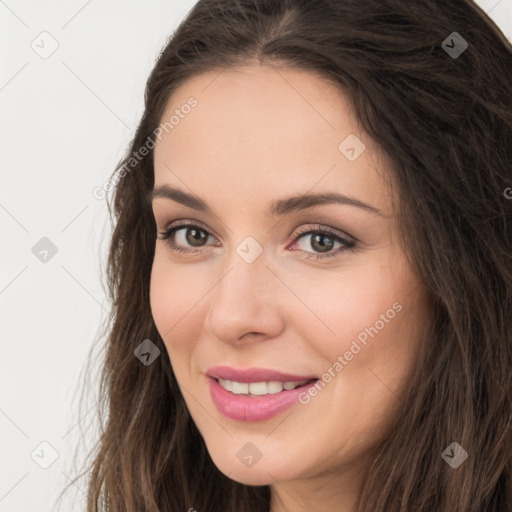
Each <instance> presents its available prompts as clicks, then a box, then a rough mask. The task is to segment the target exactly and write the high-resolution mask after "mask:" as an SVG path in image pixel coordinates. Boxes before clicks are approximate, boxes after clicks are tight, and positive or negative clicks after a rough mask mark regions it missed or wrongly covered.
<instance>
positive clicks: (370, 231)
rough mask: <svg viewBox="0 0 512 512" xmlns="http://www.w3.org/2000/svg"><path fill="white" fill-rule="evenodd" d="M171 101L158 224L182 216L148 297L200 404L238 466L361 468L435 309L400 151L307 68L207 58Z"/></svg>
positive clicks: (159, 167)
mask: <svg viewBox="0 0 512 512" xmlns="http://www.w3.org/2000/svg"><path fill="white" fill-rule="evenodd" d="M191 97H193V98H194V100H190V98H191ZM186 105H194V106H193V107H190V108H189V107H187V106H186ZM173 115H174V118H173V120H172V121H171V123H172V128H169V126H170V125H169V124H168V125H167V132H168V133H166V131H165V130H163V132H162V133H163V136H162V137H161V140H159V141H158V142H157V145H156V148H155V154H154V163H155V189H159V190H160V193H158V194H155V196H154V199H153V203H152V204H153V211H154V215H155V220H156V224H157V228H158V231H159V232H164V231H165V230H166V229H167V228H168V227H171V228H172V227H176V226H178V228H177V230H176V231H175V233H174V234H173V235H171V236H170V237H169V238H167V239H160V235H159V236H158V238H159V239H157V242H156V249H155V258H154V264H153V269H152V275H151V296H150V300H151V308H152V312H153V317H154V320H155V323H156V326H157V328H158V331H159V333H160V334H161V336H162V338H163V340H164V342H165V345H166V348H167V350H168V353H169V356H170V360H171V363H172V367H173V369H174V373H175V375H176V378H177V380H178V383H179V385H180V388H181V390H182V394H183V397H184V399H185V402H186V404H187V406H188V409H189V411H190V414H191V416H192V418H193V420H194V422H195V424H196V425H197V427H198V429H199V431H200V432H201V434H202V436H203V438H204V441H205V443H206V445H207V447H208V450H209V453H210V455H211V457H212V459H213V461H214V463H215V464H216V466H217V467H218V468H219V470H220V471H222V472H223V473H224V474H225V475H227V476H229V477H230V478H232V479H233V480H236V481H239V482H242V483H245V484H251V485H263V484H269V483H271V482H276V481H277V482H292V481H299V480H301V481H304V479H315V478H317V477H320V475H324V476H327V475H330V476H333V475H340V474H343V473H347V471H348V470H351V469H354V468H355V467H356V464H357V462H358V461H360V460H361V457H362V455H364V454H365V452H366V451H367V450H368V449H369V448H370V447H372V446H373V445H374V443H376V442H377V441H378V440H379V438H380V437H381V436H382V435H383V434H384V432H385V430H386V428H387V427H389V425H390V423H389V422H390V421H391V419H392V417H393V415H394V414H396V412H397V410H398V408H400V407H401V406H402V403H401V398H400V394H401V392H402V391H403V389H404V386H405V385H407V381H408V379H409V377H410V374H409V371H410V368H411V365H412V363H413V359H414V357H415V355H416V354H417V350H418V348H419V346H420V333H422V326H423V321H424V320H423V319H424V318H425V317H424V313H425V303H426V302H425V295H424V289H423V288H422V286H420V281H419V278H418V276H417V275H415V274H414V273H413V271H412V270H411V268H410V267H409V265H408V264H407V261H406V258H405V254H404V253H403V251H402V250H401V248H400V246H399V244H398V240H397V234H396V228H397V226H396V224H395V220H394V219H393V213H394V212H393V211H391V208H390V203H389V200H388V199H389V197H388V195H387V194H388V193H389V189H388V188H387V187H386V186H385V185H384V183H383V181H382V179H383V177H384V176H385V175H386V176H388V179H391V178H390V175H387V174H386V173H388V172H389V161H387V160H386V159H385V157H384V156H383V155H382V154H380V153H379V152H378V151H377V148H376V147H374V145H373V144H372V141H371V140H370V139H369V138H368V136H367V135H366V134H365V133H363V132H362V130H361V129H360V128H359V127H358V126H357V123H356V121H355V118H354V116H353V114H352V111H351V110H350V105H349V104H348V103H347V100H346V98H345V96H344V95H343V94H342V93H341V92H339V91H338V90H337V89H335V88H334V87H330V86H329V85H328V84H327V83H326V82H324V81H322V80H321V79H320V78H318V77H317V76H316V75H313V74H310V73H308V72H303V71H297V70H291V69H283V68H278V69H272V68H271V67H267V66H261V67H260V66H258V65H254V66H247V67H244V68H239V69H237V70H232V69H227V70H224V71H223V72H221V73H220V74H219V72H214V73H213V72H212V73H208V74H203V75H201V76H198V77H196V78H194V79H191V80H189V81H187V82H186V83H184V84H183V85H182V86H181V87H180V88H179V89H178V90H177V91H176V92H175V93H174V94H173V96H172V97H171V99H170V101H169V103H168V105H167V109H166V111H165V114H164V115H163V118H162V123H164V122H165V121H168V120H169V119H170V118H171V116H173ZM362 144H364V146H363V145H362ZM161 187H168V188H169V189H168V190H167V192H168V193H167V194H166V193H165V189H163V188H161ZM171 189H172V190H174V192H172V193H171ZM177 191H179V192H177ZM309 196H311V198H309ZM336 197H337V198H338V199H337V200H335V198H336ZM177 221H179V222H177ZM189 225H193V226H192V227H190V226H189ZM187 226H188V227H187ZM311 231H313V233H311ZM315 231H316V232H315ZM171 244H175V246H176V247H177V248H178V249H182V250H183V251H186V252H179V250H177V249H173V247H172V246H171ZM215 367H228V369H227V370H226V368H217V369H215ZM272 372H274V373H272ZM282 374H287V375H282ZM213 377H216V378H223V379H225V380H224V381H221V382H222V385H221V384H220V383H219V382H218V381H217V380H215V379H214V378H213ZM312 379H316V380H312ZM233 381H234V383H233ZM304 381H308V382H306V383H305V384H304ZM269 382H271V384H269ZM283 382H292V384H287V385H286V386H284V385H283ZM251 383H253V384H255V385H252V384H251ZM257 383H259V384H257ZM283 386H284V387H283ZM294 386H299V388H298V389H295V390H292V389H287V388H292V387H294ZM225 388H227V389H225ZM230 389H231V390H230Z"/></svg>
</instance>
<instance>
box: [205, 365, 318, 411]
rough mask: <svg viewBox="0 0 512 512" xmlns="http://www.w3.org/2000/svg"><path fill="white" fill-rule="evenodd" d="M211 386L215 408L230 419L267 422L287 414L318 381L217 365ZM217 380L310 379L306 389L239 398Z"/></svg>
mask: <svg viewBox="0 0 512 512" xmlns="http://www.w3.org/2000/svg"><path fill="white" fill-rule="evenodd" d="M206 378H207V380H208V381H209V385H210V395H211V397H212V400H213V403H214V404H215V407H217V409H218V411H219V412H220V413H221V414H223V415H224V416H226V417H227V418H230V419H233V420H239V421H263V420H267V419H269V418H272V417H274V416H277V415H278V414H280V413H281V412H283V411H285V410H286V409H288V408H289V407H291V406H292V405H293V404H295V403H297V402H298V401H299V395H300V394H301V393H304V392H306V391H307V389H308V388H310V387H311V386H313V385H314V384H315V382H316V381H317V380H318V379H317V378H316V377H308V376H298V375H291V374H286V373H281V372H276V371H273V370H263V369H257V368H256V369H250V370H236V369H235V368H229V367H226V366H217V367H215V368H211V369H210V370H208V375H206ZM217 378H222V379H227V380H234V381H236V382H266V381H279V382H290V381H293V382H297V381H301V380H309V382H307V383H306V384H304V385H303V386H300V387H298V388H295V389H291V390H283V391H280V392H279V393H273V394H271V395H264V396H249V395H236V394H234V393H231V391H228V390H227V389H224V388H223V387H222V386H221V385H220V384H219V383H218V382H217V380H216V379H217Z"/></svg>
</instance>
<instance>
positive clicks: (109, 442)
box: [85, 0, 512, 512]
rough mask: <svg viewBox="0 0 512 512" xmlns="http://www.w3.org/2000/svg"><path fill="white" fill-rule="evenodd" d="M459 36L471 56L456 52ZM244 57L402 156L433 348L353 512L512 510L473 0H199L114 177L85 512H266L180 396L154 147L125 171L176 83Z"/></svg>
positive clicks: (500, 128) (499, 244) (511, 178)
mask: <svg viewBox="0 0 512 512" xmlns="http://www.w3.org/2000/svg"><path fill="white" fill-rule="evenodd" d="M454 32H457V34H458V36H457V35H454V34H453V33H454ZM454 37H455V38H457V37H460V38H462V39H460V38H459V39H456V41H457V42H458V44H459V48H461V46H460V43H461V41H462V40H464V41H466V42H467V44H468V46H467V48H466V49H465V51H464V52H463V53H461V54H459V55H454V54H453V53H452V54H450V52H449V48H453V47H454V46H455V43H454V42H453V41H454V39H453V38H454ZM450 38H451V39H450ZM445 41H448V43H446V42H445ZM254 59H258V60H259V62H261V63H262V64H268V65H273V66H280V65H282V66H288V67H292V68H298V69H304V70H310V71H312V72H315V73H317V74H318V76H321V77H325V78H327V79H329V80H331V81H332V82H333V83H334V84H336V85H337V86H338V87H339V88H340V89H342V90H343V92H344V93H345V94H347V95H348V98H349V99H350V101H351V103H352V104H353V107H354V110H355V112H356V114H357V119H358V121H359V122H360V123H361V125H362V126H363V127H364V129H365V130H366V132H367V133H368V134H369V135H370V136H371V137H372V138H373V139H374V141H375V142H376V143H377V144H378V145H379V146H380V147H381V148H382V149H383V150H384V152H385V153H386V154H387V155H389V157H390V159H391V161H392V163H393V169H392V170H393V175H394V178H395V179H394V182H395V183H396V189H397V190H396V191H397V194H398V196H399V198H400V205H399V206H400V208H399V211H397V217H398V219H399V224H400V232H401V239H400V243H401V244H402V245H403V248H404V250H405V251H406V254H407V255H408V258H409V260H410V264H411V265H412V266H413V268H414V269H415V270H416V271H417V272H418V273H419V275H420V276H421V277H422V282H423V284H424V285H425V286H426V288H427V290H428V291H429V293H430V295H431V297H432V304H433V306H432V308H433V309H432V325H430V326H428V327H429V329H431V332H432V335H431V336H430V339H429V343H427V344H425V346H423V347H422V353H421V357H420V358H419V364H418V367H417V369H416V371H415V372H414V378H413V380H412V381H411V382H410V386H409V389H408V392H407V396H406V397H404V399H403V401H404V406H403V408H401V410H400V413H399V415H398V417H397V418H396V424H395V426H394V428H393V429H392V430H391V431H390V432H389V434H387V435H386V436H385V438H384V439H382V441H381V442H380V444H379V445H378V446H377V448H376V449H375V452H374V453H373V456H372V459H371V464H370V466H369V468H368V472H367V475H366V478H365V479H364V482H363V488H362V492H361V496H360V500H359V503H358V508H357V510H358V512H370V511H371V512H391V511H393V512H394V511H400V512H421V511H423V512H427V511H428V512H433V511H435V512H455V511H459V512H504V511H506V510H512V405H511V398H510V397H511V395H512V379H511V369H512V223H511V216H512V199H510V196H512V189H511V188H510V187H512V82H511V76H512V47H511V44H510V43H509V42H508V41H507V40H506V38H505V37H504V36H503V34H502V32H501V31H500V30H499V29H498V28H497V26H496V25H495V24H494V23H493V22H492V21H491V20H490V19H489V18H488V17H487V15H486V14H485V13H484V12H483V11H482V10H481V9H480V8H479V7H478V6H477V5H476V4H474V3H473V2H471V1H469V0H450V1H449V2H446V1H444V0H357V1H356V0H236V1H235V0H233V1H231V0H230V1H227V0H200V1H199V2H198V3H197V4H196V5H195V6H194V7H193V9H192V10H191V11H190V12H189V13H188V15H187V16H186V18H185V19H184V21H183V22H182V23H181V24H180V25H179V27H178V28H177V30H176V31H175V32H174V34H173V35H172V37H171V38H170V40H169V41H168V43H167V44H166V46H165V47H164V49H163V51H162V52H161V54H160V56H159V58H158V60H157V62H156V65H155V67H154V69H153V71H152V73H151V75H150V77H149V79H148V82H147V86H146V91H145V111H144V113H143V116H142V119H141V121H140V123H139V126H138V128H137V130H136V133H135V137H134V138H133V141H132V143H131V145H130V148H129V150H128V152H127V154H126V157H125V158H124V159H123V160H122V161H121V162H120V163H119V165H118V167H117V168H116V170H115V171H114V174H113V175H112V178H115V180H114V183H115V187H114V193H113V198H112V199H110V198H109V209H110V213H111V221H112V222H113V224H114V230H113V235H112V239H111V245H110V250H109V255H108V268H107V279H108V290H109V295H110V298H111V300H112V311H111V316H110V318H109V319H108V326H107V329H106V331H107V339H106V342H105V345H104V353H103V358H104V360H103V364H102V370H101V371H102V373H101V383H100V389H99V395H98V396H99V404H100V406H99V407H98V414H99V416H100V418H103V420H102V421H103V422H104V424H103V423H102V425H103V428H102V431H101V436H100V438H99V441H98V443H97V445H96V446H95V448H94V450H93V451H91V453H90V461H89V465H88V467H87V468H86V470H85V471H86V472H87V475H88V489H87V497H88V506H87V511H88V512H92V511H97V510H103V511H106V510H109V511H115V512H124V511H126V512H141V511H143V510H144V511H146V510H147V511H161V512H174V511H183V512H185V511H187V510H189V509H191V508H193V509H196V510H197V511H198V512H206V511H212V512H217V511H218V512H231V511H232V512H234V511H243V512H246V511H247V512H252V511H254V512H266V511H269V508H270V487H269V486H246V485H243V484H240V483H237V482H234V481H232V480H230V479H229V478H227V477H226V476H224V475H223V474H222V473H221V472H220V471H219V470H218V469H217V468H216V466H215V465H214V464H213V462H212V460H211V458H210V456H209V454H208V451H207V449H206V446H205V443H204V441H203V439H202V437H201V435H200V434H199V432H198V430H197V428H196V427H195V424H194V422H193V420H192V419H191V417H190V415H189V413H188V410H187V408H186V406H185V403H184V400H183V398H182V396H181V394H180V390H179V388H178V386H177V383H176V380H175V377H174V374H173V371H172V368H171V365H170V361H169V358H168V355H167V352H166V349H165V345H164V343H163V341H162V339H161V337H160V336H159V333H158V332H157V329H156V328H155V324H154V322H153V319H152V315H151V310H150V304H149V283H150V274H151V267H152V261H153V256H154V246H155V237H156V226H155V222H154V218H153V215H152V211H151V208H150V207H149V206H148V205H147V204H146V202H145V200H144V199H145V196H146V194H147V193H148V192H149V191H150V190H151V189H152V187H153V183H154V174H153V152H152V150H151V149H150V151H149V154H148V155H147V156H145V157H144V158H141V159H138V158H137V159H135V160H133V158H134V154H135V153H138V152H139V150H140V148H141V147H143V146H144V145H148V140H149V139H151V138H154V132H155V130H156V129H157V127H158V125H159V123H160V122H161V116H162V114H163V111H164V108H165V106H166V103H167V102H168V100H169V97H170V95H171V94H172V93H173V91H175V90H176V88H177V87H178V86H179V85H181V84H182V83H183V82H185V81H186V80H187V79H189V78H191V77H193V76H195V75H198V74H200V73H202V72H205V71H212V70H219V71H221V70H222V69H224V68H226V67H230V66H237V65H243V64H245V63H246V62H248V61H252V60H254ZM198 108H200V106H199V107H198ZM130 159H132V160H130ZM121 171H123V172H121ZM111 203H112V205H111ZM425 328H427V326H425ZM145 339H150V340H151V341H152V342H153V343H154V344H155V345H156V346H157V347H158V348H159V349H160V351H161V355H160V357H158V358H157V359H156V360H155V361H154V362H153V363H152V364H151V365H148V366H146V365H144V364H141V362H140V361H139V360H138V359H137V358H136V357H135V356H134V350H135V349H136V348H137V347H138V346H139V345H140V343H141V342H142V341H143V340H145ZM454 441H456V442H457V443H459V444H460V445H461V446H462V447H463V448H464V449H465V450H466V452H467V453H468V458H467V460H466V461H465V462H464V463H463V464H462V465H460V466H459V467H458V468H457V469H454V468H452V467H450V466H449V465H448V464H447V463H446V462H445V461H444V460H443V458H442V457H441V454H442V452H443V451H444V450H445V448H446V447H448V446H449V445H450V444H451V443H452V442H454Z"/></svg>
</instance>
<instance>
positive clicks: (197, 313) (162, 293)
mask: <svg viewBox="0 0 512 512" xmlns="http://www.w3.org/2000/svg"><path fill="white" fill-rule="evenodd" d="M200 276H201V273H200V272H197V269H196V271H195V272H194V271H193V269H192V266H190V267H189V268H187V267H184V266H183V265H182V266H180V267H178V266H175V265H172V264H171V263H170V262H169V261H168V260H166V258H165V256H164V255H162V254H158V253H157V252H156V253H155V259H154V262H153V268H152V271H151V282H150V292H149V300H150V306H151V312H152V315H153V319H154V322H155V325H156V328H157V330H158V332H159V333H160V336H161V337H162V339H163V341H164V343H165V346H166V348H167V350H168V352H169V356H170V358H171V362H172V363H173V367H174V363H175V362H176V360H177V359H176V358H173V355H178V354H182V353H184V352H190V351H191V350H192V348H193V343H194V340H197V339H199V336H200V331H201V328H202V321H201V320H200V317H201V315H202V312H203V309H204V307H206V306H207V302H206V295H207V293H208V290H209V289H210V286H208V283H206V282H205V281H204V280H202V279H200Z"/></svg>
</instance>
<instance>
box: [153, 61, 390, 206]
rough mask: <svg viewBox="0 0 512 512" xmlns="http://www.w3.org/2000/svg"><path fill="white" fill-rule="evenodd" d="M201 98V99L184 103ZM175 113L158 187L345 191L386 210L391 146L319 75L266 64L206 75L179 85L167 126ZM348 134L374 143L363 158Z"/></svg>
mask: <svg viewBox="0 0 512 512" xmlns="http://www.w3.org/2000/svg"><path fill="white" fill-rule="evenodd" d="M191 97H193V98H194V99H195V100H196V101H197V105H196V106H195V107H193V108H191V109H188V108H185V109H183V106H184V105H186V104H187V101H188V100H189V99H190V98H191ZM185 112H187V113H185ZM173 115H174V116H175V121H176V119H177V117H176V115H178V116H179V122H177V123H176V124H174V126H173V127H172V129H170V130H168V133H165V132H164V133H163V137H162V139H161V140H160V141H158V142H157V144H156V148H155V186H157V185H158V184H163V183H168V184H175V185H181V186H183V183H181V184H180V180H184V181H185V185H187V186H189V188H191V189H192V191H196V190H197V192H201V191H207V190H208V186H210V185H214V186H215V187H216V190H217V187H219V188H220V187H221V186H223V185H224V186H225V187H227V189H226V193H227V195H226V198H227V197H228V196H229V194H228V192H231V196H232V195H233V191H237V192H239V193H250V192H251V191H252V192H253V194H255V195H257V194H261V193H264V194H266V195H271V196H275V195H279V194H278V192H277V191H278V190H279V189H281V190H283V191H286V192H287V193H293V192H299V193H301V192H302V193H303V192H305V191H306V190H310V189H312V188H313V187H314V188H315V191H323V190H333V189H335V190H337V191H339V192H343V193H350V194H351V195H354V196H358V197H359V198H360V199H362V200H364V199H367V200H368V201H369V202H373V203H374V204H375V203H377V204H379V203H380V204H379V206H380V207H381V208H384V201H385V198H384V196H383V190H382V187H383V185H382V183H381V181H380V179H379V173H382V172H383V171H384V168H385V166H386V162H385V159H384V157H383V155H382V153H381V152H380V151H379V149H378V148H377V147H376V146H375V144H374V143H373V141H372V140H371V139H370V138H369V137H368V136H367V135H366V134H365V133H364V132H363V131H362V129H361V127H360V126H359V124H358V122H357V119H356V117H355V115H354V112H353V110H352V107H351V104H350V102H349V101H348V99H347V97H346V96H345V95H344V94H343V93H342V92H341V90H340V89H338V88H337V87H335V86H334V85H333V84H331V83H329V82H328V81H327V80H325V79H322V78H321V77H319V76H317V75H316V74H313V73H310V72H308V71H301V70H295V69H289V68H282V67H279V68H274V67H270V66H260V65H252V66H244V67H239V68H236V69H230V68H228V69H224V70H223V71H214V72H209V73H204V74H201V75H198V76H195V77H193V78H191V79H190V80H188V81H186V82H185V83H183V84H182V85H181V86H180V87H179V88H178V89H177V90H176V91H175V93H174V94H173V95H172V96H171V98H170V99H169V101H168V104H167V107H166V109H165V112H164V114H163V116H162V119H161V123H165V122H166V121H167V120H169V119H170V117H171V116H173ZM347 137H352V138H350V139H348V140H349V141H353V140H356V139H353V137H357V139H359V140H360V141H361V142H362V143H363V144H364V146H365V149H364V151H363V152H362V153H361V154H360V156H359V157H358V158H357V159H356V160H354V161H350V160H349V159H348V158H347V157H346V155H345V154H344V153H343V150H342V149H343V148H344V146H343V145H342V149H340V143H342V142H343V141H344V140H345V139H347ZM171 170H172V172H170V171H171ZM246 199H247V198H246Z"/></svg>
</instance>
